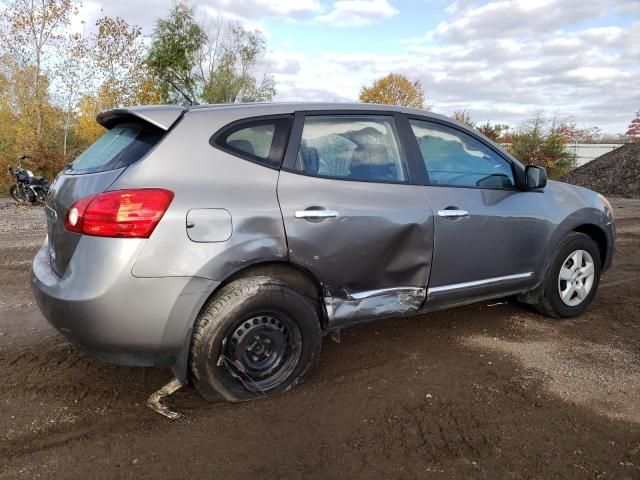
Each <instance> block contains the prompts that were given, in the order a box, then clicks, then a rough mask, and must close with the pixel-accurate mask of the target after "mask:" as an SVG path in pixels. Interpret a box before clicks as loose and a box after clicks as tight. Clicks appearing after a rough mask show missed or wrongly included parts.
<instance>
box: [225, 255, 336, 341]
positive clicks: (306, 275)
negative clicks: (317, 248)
mask: <svg viewBox="0 0 640 480" xmlns="http://www.w3.org/2000/svg"><path fill="white" fill-rule="evenodd" d="M257 276H265V277H271V278H275V279H278V280H281V281H282V282H284V283H286V284H287V285H290V286H291V287H293V288H295V289H297V290H299V291H300V292H302V293H303V294H305V295H306V296H307V297H308V298H309V299H311V300H312V301H313V302H314V303H315V304H316V308H317V310H318V315H319V316H320V323H321V326H322V327H323V328H324V327H326V323H327V320H326V319H327V316H326V314H325V311H324V307H323V304H322V297H323V293H322V285H321V284H320V282H318V281H317V279H316V278H315V277H314V275H313V274H312V273H311V272H309V271H308V270H305V269H304V268H302V267H299V266H297V265H294V264H293V263H289V262H267V263H258V264H254V265H250V266H248V267H245V268H243V269H242V270H239V271H237V272H236V273H234V274H233V275H231V276H230V277H229V278H227V279H226V280H225V281H224V282H223V283H222V284H221V285H220V286H219V287H218V289H220V288H221V287H223V286H224V285H227V284H229V283H231V282H233V281H234V280H239V279H241V278H248V277H257ZM214 293H215V292H214Z"/></svg>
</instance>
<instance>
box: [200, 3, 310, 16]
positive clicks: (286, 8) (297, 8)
mask: <svg viewBox="0 0 640 480" xmlns="http://www.w3.org/2000/svg"><path fill="white" fill-rule="evenodd" d="M199 5H203V6H207V7H211V8H213V9H218V10H221V11H224V12H227V13H235V14H236V15H239V16H242V17H245V18H256V17H262V16H282V17H289V18H297V17H301V16H305V15H307V14H310V13H318V12H320V11H322V5H321V4H320V2H319V1H318V0H206V1H203V2H199Z"/></svg>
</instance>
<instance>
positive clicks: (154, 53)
mask: <svg viewBox="0 0 640 480" xmlns="http://www.w3.org/2000/svg"><path fill="white" fill-rule="evenodd" d="M193 10H194V9H193V7H192V6H191V5H190V4H189V3H188V2H186V1H180V2H178V3H176V4H174V6H173V8H172V9H171V11H170V13H169V16H168V17H167V18H166V19H164V18H161V19H159V20H158V21H157V22H156V24H155V27H154V29H153V35H152V43H151V48H150V49H149V56H148V57H147V63H148V64H149V67H150V69H151V71H152V72H153V73H154V74H155V75H156V77H157V78H158V79H159V80H160V88H161V91H162V98H163V100H164V101H166V102H175V101H176V95H180V94H179V92H176V91H175V87H178V88H179V89H180V90H182V91H183V92H184V93H186V94H188V95H190V96H191V98H192V99H196V98H198V94H197V90H198V84H199V81H200V79H199V78H198V77H199V76H198V66H199V57H200V51H201V49H202V48H203V45H204V44H205V43H206V42H207V34H206V33H205V32H204V30H203V29H202V27H201V26H200V25H199V24H198V23H197V22H196V20H195V18H194V13H193ZM174 85H175V87H174ZM180 100H182V99H180Z"/></svg>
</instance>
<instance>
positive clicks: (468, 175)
mask: <svg viewBox="0 0 640 480" xmlns="http://www.w3.org/2000/svg"><path fill="white" fill-rule="evenodd" d="M409 123H410V124H411V128H412V130H413V133H414V135H415V136H416V140H417V141H418V145H419V147H420V152H421V153H422V158H423V159H424V162H425V165H426V167H427V173H428V174H429V181H430V183H431V184H432V185H450V186H463V187H480V188H513V187H514V186H515V182H514V179H513V170H512V169H511V164H510V163H509V162H507V161H506V160H504V159H503V158H502V157H500V156H499V155H498V154H497V153H495V152H494V151H493V150H491V149H490V148H489V147H488V146H486V145H484V144H482V143H480V142H479V141H478V140H476V139H475V138H473V137H472V136H470V135H467V134H466V133H463V132H460V131H458V130H455V129H453V128H449V127H446V126H444V125H439V124H436V123H430V122H426V121H421V120H409Z"/></svg>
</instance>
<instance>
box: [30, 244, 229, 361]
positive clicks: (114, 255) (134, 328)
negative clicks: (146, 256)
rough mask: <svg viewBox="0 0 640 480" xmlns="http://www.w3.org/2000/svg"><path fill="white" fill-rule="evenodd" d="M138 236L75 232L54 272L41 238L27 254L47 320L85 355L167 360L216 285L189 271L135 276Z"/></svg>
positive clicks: (175, 357) (180, 348)
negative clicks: (70, 250) (71, 247)
mask: <svg viewBox="0 0 640 480" xmlns="http://www.w3.org/2000/svg"><path fill="white" fill-rule="evenodd" d="M140 242H141V241H139V240H133V241H131V242H129V241H128V240H123V239H107V238H96V237H90V238H82V239H81V240H80V242H79V244H78V246H77V248H76V251H75V252H74V255H73V258H72V259H71V262H70V263H69V266H68V268H67V270H66V272H65V274H64V276H62V277H60V276H58V275H57V274H56V273H55V272H54V271H53V269H52V268H51V264H50V261H49V246H48V243H47V241H45V243H44V245H43V246H42V248H41V249H40V251H39V252H38V254H37V255H36V257H35V259H34V260H33V266H32V273H31V285H32V289H33V293H34V295H35V298H36V302H37V304H38V307H39V308H40V310H41V311H42V314H43V315H44V316H45V318H46V319H47V320H48V321H49V323H51V325H53V326H54V327H55V328H56V329H57V330H58V331H60V332H61V333H62V334H63V335H64V336H65V337H66V338H67V339H68V340H69V341H70V342H71V343H73V344H75V345H76V346H78V347H79V348H80V349H81V350H82V351H84V352H85V353H87V354H88V355H90V356H92V357H96V358H99V359H101V360H104V361H107V362H111V363H117V364H121V365H131V366H157V367H173V366H175V365H176V363H179V359H180V357H181V355H183V354H184V345H185V343H186V345H188V339H189V338H190V334H191V329H192V327H193V322H194V321H195V318H196V316H197V314H198V312H199V311H200V308H201V307H202V305H203V303H204V301H205V300H206V299H207V298H208V296H209V295H210V293H211V292H212V291H213V290H214V289H215V288H216V287H217V285H218V284H217V282H213V281H210V280H206V279H201V278H194V277H164V278H137V277H134V276H133V275H132V274H131V268H132V264H133V262H134V261H135V258H136V257H137V253H138V252H139V251H140V248H141V243H140ZM89 265H92V266H91V267H89Z"/></svg>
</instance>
